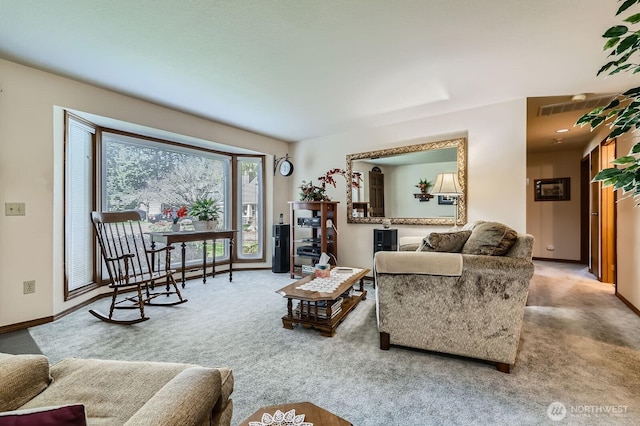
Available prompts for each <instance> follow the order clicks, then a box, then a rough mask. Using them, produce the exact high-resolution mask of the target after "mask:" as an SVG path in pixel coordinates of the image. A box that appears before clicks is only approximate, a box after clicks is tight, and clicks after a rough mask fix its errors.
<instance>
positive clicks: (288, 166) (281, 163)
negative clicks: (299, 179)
mask: <svg viewBox="0 0 640 426" xmlns="http://www.w3.org/2000/svg"><path fill="white" fill-rule="evenodd" d="M276 170H279V171H280V174H281V175H282V176H291V175H292V174H293V163H292V162H291V161H289V154H287V155H286V156H284V157H280V158H276V159H275V162H274V164H273V174H274V175H275V174H276Z"/></svg>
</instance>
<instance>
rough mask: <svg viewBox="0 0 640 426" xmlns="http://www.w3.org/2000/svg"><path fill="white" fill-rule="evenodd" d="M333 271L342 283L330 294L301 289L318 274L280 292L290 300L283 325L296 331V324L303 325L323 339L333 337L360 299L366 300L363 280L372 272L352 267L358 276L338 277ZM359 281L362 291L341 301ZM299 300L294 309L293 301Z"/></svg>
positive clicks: (333, 271) (334, 270)
mask: <svg viewBox="0 0 640 426" xmlns="http://www.w3.org/2000/svg"><path fill="white" fill-rule="evenodd" d="M338 269H339V268H334V269H332V270H331V274H332V277H336V278H339V279H340V281H341V283H340V284H339V286H338V287H337V288H336V289H335V290H333V291H330V292H321V291H313V290H304V289H300V288H298V287H300V286H302V285H304V284H309V283H310V282H311V281H312V280H314V279H315V278H316V276H315V274H311V275H308V276H306V277H304V278H302V279H301V280H298V281H296V282H294V283H292V284H289V285H288V286H286V287H283V288H281V289H280V290H278V291H277V293H278V294H280V295H282V296H284V297H286V298H287V315H285V316H283V317H282V326H283V327H284V328H286V329H289V330H293V326H294V324H302V326H303V327H308V328H309V327H312V328H315V329H316V330H320V331H321V332H322V335H323V336H326V337H333V335H335V333H336V328H338V326H339V325H340V323H341V322H342V321H343V320H344V319H345V317H346V316H347V315H348V314H349V312H351V311H352V310H353V309H354V308H355V307H356V306H357V305H358V303H360V301H361V300H365V299H366V298H367V291H366V290H364V288H363V278H364V277H365V276H366V275H367V273H369V270H368V269H360V268H352V269H353V270H354V271H355V273H353V274H352V275H346V276H344V277H342V276H341V274H337V275H335V274H336V270H338ZM358 282H360V289H359V290H358V291H354V294H353V295H351V296H347V297H344V298H343V299H342V303H339V302H338V300H339V299H340V297H341V296H342V295H343V293H345V292H346V291H348V290H349V289H351V288H352V287H353V286H354V285H355V284H356V283H358ZM294 299H295V300H299V303H298V305H297V306H295V307H294V306H293V301H294Z"/></svg>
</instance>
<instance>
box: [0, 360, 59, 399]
mask: <svg viewBox="0 0 640 426" xmlns="http://www.w3.org/2000/svg"><path fill="white" fill-rule="evenodd" d="M0 383H1V384H2V386H0V411H12V410H16V409H18V408H20V407H22V406H23V405H24V404H25V403H27V402H28V401H30V400H31V399H33V398H34V397H35V396H36V395H38V394H39V393H40V392H42V391H43V390H45V389H46V388H47V386H49V383H51V376H50V375H49V360H48V359H47V357H46V356H44V355H8V354H0Z"/></svg>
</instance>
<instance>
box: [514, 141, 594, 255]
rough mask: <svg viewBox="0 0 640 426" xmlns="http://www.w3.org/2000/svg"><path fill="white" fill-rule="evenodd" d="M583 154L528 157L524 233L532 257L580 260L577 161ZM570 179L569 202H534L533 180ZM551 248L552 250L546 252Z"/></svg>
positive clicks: (566, 151)
mask: <svg viewBox="0 0 640 426" xmlns="http://www.w3.org/2000/svg"><path fill="white" fill-rule="evenodd" d="M581 160H582V150H565V151H550V152H544V153H531V154H529V155H528V157H527V178H528V180H529V184H528V185H527V232H528V233H529V234H532V235H533V236H534V237H535V240H536V243H535V245H534V247H533V256H534V257H541V258H546V259H560V260H578V261H579V260H580V161H581ZM564 177H568V178H570V179H571V188H570V195H571V199H570V200H569V201H534V191H535V186H534V182H535V180H536V179H551V178H564ZM550 247H553V249H549V248H550Z"/></svg>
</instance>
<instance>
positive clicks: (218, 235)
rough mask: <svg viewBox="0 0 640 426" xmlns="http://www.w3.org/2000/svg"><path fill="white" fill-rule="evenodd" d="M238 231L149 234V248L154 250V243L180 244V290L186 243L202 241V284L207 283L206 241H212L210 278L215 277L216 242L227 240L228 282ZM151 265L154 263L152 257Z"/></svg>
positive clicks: (230, 275) (231, 271) (183, 274)
mask: <svg viewBox="0 0 640 426" xmlns="http://www.w3.org/2000/svg"><path fill="white" fill-rule="evenodd" d="M237 232H238V231H236V230H233V229H231V230H220V231H167V232H150V233H149V235H150V236H151V248H152V249H153V248H155V246H156V243H162V244H166V245H171V244H175V243H181V249H182V288H184V283H185V259H184V257H185V252H186V243H188V242H192V241H202V242H203V247H202V282H203V283H206V282H207V241H208V240H211V241H213V262H212V266H211V268H212V270H211V277H215V275H216V240H229V249H230V250H229V282H231V280H232V279H233V245H234V237H235V234H236V233H237ZM151 263H152V264H153V263H154V259H153V257H152V259H151Z"/></svg>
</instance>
